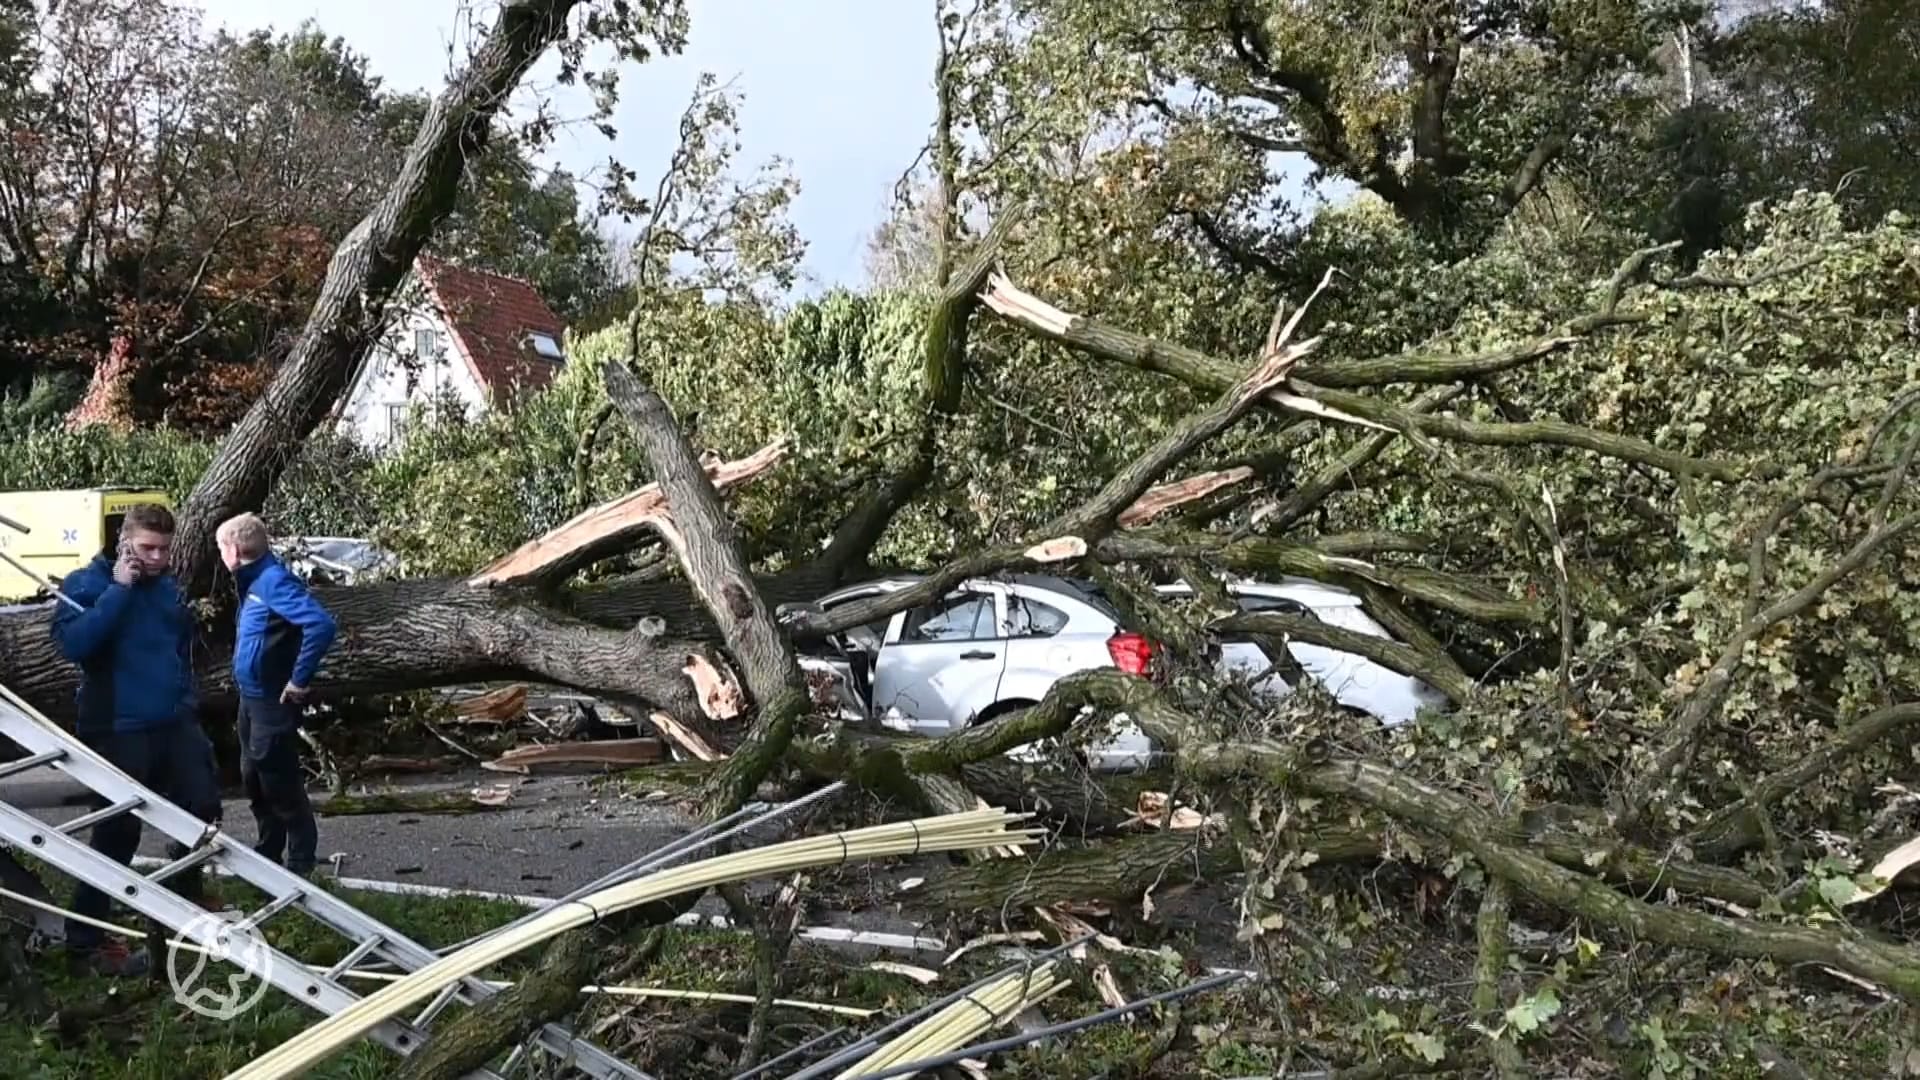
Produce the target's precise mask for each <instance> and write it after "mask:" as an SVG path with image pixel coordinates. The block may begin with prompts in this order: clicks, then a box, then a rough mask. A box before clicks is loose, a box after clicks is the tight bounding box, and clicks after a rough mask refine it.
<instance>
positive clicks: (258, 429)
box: [174, 0, 578, 596]
mask: <svg viewBox="0 0 1920 1080" xmlns="http://www.w3.org/2000/svg"><path fill="white" fill-rule="evenodd" d="M577 3H578V0H505V2H503V3H502V4H500V5H499V8H498V15H497V16H496V17H495V19H494V22H493V27H492V28H491V29H490V30H489V31H488V32H487V33H486V35H485V36H484V37H483V38H482V39H481V40H480V44H479V46H478V48H477V49H476V51H475V52H474V55H473V59H472V61H471V62H469V63H468V65H467V66H466V68H465V69H464V70H462V71H461V72H460V73H459V74H458V75H456V76H455V77H454V79H453V81H452V82H451V83H450V84H449V85H448V86H447V88H446V89H445V90H444V91H442V92H441V94H440V96H439V97H437V98H435V99H434V101H433V104H432V105H430V106H428V108H427V113H426V116H425V117H424V118H422V120H421V122H420V130H419V132H418V133H417V134H416V135H415V136H414V139H413V143H412V145H411V146H409V147H408V149H407V154H406V157H405V159H404V160H403V161H402V162H401V164H400V169H399V172H398V174H397V175H396V176H395V177H394V180H393V183H392V184H391V185H390V186H389V187H388V188H387V191H386V193H385V194H384V195H383V196H382V197H381V199H380V201H379V203H378V204H377V205H376V206H375V207H374V208H373V209H372V210H371V211H370V212H369V213H368V214H367V216H366V217H365V218H362V219H361V221H360V223H359V224H358V225H356V226H355V227H354V229H353V231H352V232H350V233H349V234H348V235H347V237H346V239H344V240H342V241H341V242H340V245H339V247H338V248H336V249H335V250H334V254H333V259H332V261H331V262H330V263H329V264H328V266H327V276H326V279H325V281H323V282H322V283H321V286H320V295H319V297H318V298H317V299H316V300H315V302H314V305H313V310H312V312H311V313H310V314H309V315H308V317H307V323H306V326H305V327H304V328H303V329H302V330H301V332H300V337H299V338H298V340H296V341H295V342H294V346H293V351H292V352H291V353H290V354H289V355H288V356H287V359H286V361H285V362H284V363H283V364H282V365H281V366H280V370H279V372H278V373H277V374H276V375H275V376H274V378H273V381H272V382H271V383H269V384H268V385H267V389H266V392H265V393H263V394H262V395H261V396H260V398H259V400H258V401H255V402H254V404H253V407H252V408H250V409H248V410H247V413H246V415H245V416H244V417H242V418H241V420H240V422H239V423H238V424H236V425H235V426H234V428H233V430H232V431H230V432H228V434H227V437H226V438H224V439H222V440H221V442H220V450H219V452H218V453H217V454H216V455H215V456H214V459H213V462H212V463H211V464H210V465H208V466H207V469H206V471H205V472H204V473H202V474H201V476H200V481H199V483H197V484H195V485H194V488H193V493H192V494H191V495H189V496H188V497H187V501H186V506H185V507H184V508H183V511H182V513H181V515H180V534H179V538H178V542H177V543H176V544H175V545H174V564H175V568H176V570H177V571H178V573H179V578H180V583H181V586H182V589H183V591H184V592H186V593H187V594H188V595H189V596H206V595H208V594H210V593H211V592H212V586H213V581H214V572H215V568H216V567H217V565H218V559H217V558H216V555H217V552H216V551H215V547H214V543H213V532H214V529H215V528H216V527H218V526H219V524H220V523H221V522H222V521H225V520H226V519H228V518H230V517H232V516H233V515H235V514H238V513H240V512H242V511H244V510H252V509H258V508H259V507H260V505H261V504H262V503H264V502H265V501H266V497H267V493H268V491H269V490H271V489H272V487H273V484H274V481H275V480H277V479H278V478H279V476H280V473H281V471H282V470H283V469H284V468H285V467H286V465H287V463H288V462H290V461H292V460H293V455H292V454H291V453H289V452H288V451H289V448H291V447H295V446H298V445H299V444H300V443H302V442H303V441H305V439H306V437H307V436H308V435H309V434H311V433H312V432H313V430H314V428H315V427H316V426H318V425H319V424H320V423H321V421H323V420H324V419H325V418H326V417H327V415H328V414H329V413H330V412H331V411H332V409H333V406H334V402H335V401H336V400H338V398H339V396H340V393H341V391H343V390H344V389H345V388H346V385H347V382H348V380H349V379H350V378H352V376H353V372H354V369H355V365H356V364H357V363H358V362H359V361H360V359H361V357H362V355H363V354H364V353H365V351H366V349H367V348H368V347H369V346H371V345H372V344H373V343H374V340H375V338H376V337H377V336H378V335H379V333H380V332H381V328H382V327H383V325H384V323H385V318H386V311H387V305H388V303H389V302H390V301H391V300H392V298H393V294H394V290H395V288H397V287H398V285H399V284H400V281H401V279H402V278H403V277H404V276H405V275H406V274H407V272H408V271H409V270H410V269H411V267H412V265H413V260H414V257H415V256H416V255H418V254H419V253H420V250H421V249H422V248H423V247H425V246H426V242H427V239H428V238H429V237H430V236H432V235H433V230H434V228H435V227H436V226H437V225H438V224H439V223H440V221H441V219H443V218H445V217H446V215H447V214H448V213H449V212H450V211H451V210H452V209H453V205H454V200H455V198H456V197H457V195H458V194H459V190H460V179H461V177H462V176H463V175H464V173H465V170H466V166H467V162H469V161H472V160H474V159H475V158H477V157H478V156H479V154H480V151H481V150H482V149H483V148H484V147H485V146H486V143H487V138H488V135H489V133H490V130H491V127H492V124H493V118H494V116H495V114H496V113H498V112H499V111H500V110H501V109H502V108H504V107H505V105H506V103H507V100H508V99H509V98H510V97H511V95H512V91H513V88H514V87H515V86H517V85H519V82H520V79H521V78H522V76H524V75H525V74H526V72H527V70H528V69H529V68H531V67H532V66H533V64H534V62H535V61H536V60H538V59H539V58H540V56H541V54H542V53H544V52H546V51H547V47H548V46H550V45H552V44H553V43H554V42H555V41H557V40H559V39H560V38H561V36H562V35H564V34H565V33H566V29H567V18H568V16H569V15H570V14H571V13H572V11H573V9H574V7H575V6H576V5H577Z"/></svg>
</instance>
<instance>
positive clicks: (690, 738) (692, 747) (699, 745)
mask: <svg viewBox="0 0 1920 1080" xmlns="http://www.w3.org/2000/svg"><path fill="white" fill-rule="evenodd" d="M647 719H648V720H650V721H652V722H653V728H654V730H655V731H658V732H659V733H660V734H662V735H665V736H666V737H667V738H669V739H671V740H673V744H674V745H675V746H678V747H679V748H680V749H682V750H685V751H686V752H687V754H688V756H690V757H692V758H693V759H694V760H695V761H719V760H720V759H721V758H723V757H726V756H727V755H725V754H723V753H721V752H719V751H718V750H715V749H714V748H713V747H711V746H708V745H707V740H705V739H703V738H701V737H700V736H699V735H698V734H696V733H694V732H693V731H692V730H691V729H689V728H688V727H687V726H686V725H685V724H682V723H681V722H680V721H678V720H675V719H674V718H673V717H671V716H668V715H667V714H666V713H663V712H657V713H653V714H651V715H649V716H648V717H647Z"/></svg>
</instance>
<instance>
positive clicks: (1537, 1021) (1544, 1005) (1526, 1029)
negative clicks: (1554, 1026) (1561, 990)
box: [1506, 986, 1560, 1035]
mask: <svg viewBox="0 0 1920 1080" xmlns="http://www.w3.org/2000/svg"><path fill="white" fill-rule="evenodd" d="M1559 1011H1560V996H1559V995H1558V994H1555V993H1554V992H1553V987H1551V986H1546V987H1542V988H1541V989H1540V992H1539V993H1537V994H1534V995H1533V996H1532V997H1527V998H1522V999H1521V1000H1519V1001H1517V1002H1515V1003H1514V1005H1513V1007H1512V1008H1510V1009H1508V1010H1507V1014H1506V1016H1507V1023H1508V1024H1510V1025H1512V1026H1513V1030H1515V1031H1517V1032H1519V1033H1520V1034H1522V1035H1530V1034H1532V1033H1533V1032H1535V1031H1537V1030H1539V1028H1540V1025H1541V1024H1544V1023H1546V1022H1547V1021H1548V1020H1551V1019H1553V1017H1554V1015H1555V1014H1556V1013H1558V1012H1559Z"/></svg>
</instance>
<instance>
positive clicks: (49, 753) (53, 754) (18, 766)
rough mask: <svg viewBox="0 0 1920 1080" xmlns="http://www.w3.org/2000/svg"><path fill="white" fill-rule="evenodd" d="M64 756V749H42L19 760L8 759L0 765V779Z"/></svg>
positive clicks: (27, 770)
mask: <svg viewBox="0 0 1920 1080" xmlns="http://www.w3.org/2000/svg"><path fill="white" fill-rule="evenodd" d="M66 756H67V752H66V751H65V750H43V751H41V752H40V753H38V754H35V755H33V756H32V757H23V758H21V759H20V760H19V761H9V762H7V763H6V764H5V765H0V780H5V779H6V778H7V777H9V776H18V775H20V774H21V773H23V772H31V771H32V770H34V769H37V768H39V767H40V766H42V765H51V764H53V763H54V762H56V761H59V760H61V759H63V758H65V757H66Z"/></svg>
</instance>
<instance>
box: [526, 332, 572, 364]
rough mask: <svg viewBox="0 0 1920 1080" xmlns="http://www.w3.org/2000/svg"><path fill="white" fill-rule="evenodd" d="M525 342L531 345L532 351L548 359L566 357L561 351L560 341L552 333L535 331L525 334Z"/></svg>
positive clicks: (562, 358)
mask: <svg viewBox="0 0 1920 1080" xmlns="http://www.w3.org/2000/svg"><path fill="white" fill-rule="evenodd" d="M527 344H528V345H531V346H532V347H533V351H534V352H537V353H539V354H540V355H541V356H544V357H546V358H547V359H549V360H564V359H566V355H567V354H566V353H564V352H562V351H561V349H560V342H559V341H558V340H557V339H555V338H554V336H553V335H552V334H542V333H540V332H538V331H535V332H533V333H530V334H528V335H527Z"/></svg>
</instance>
